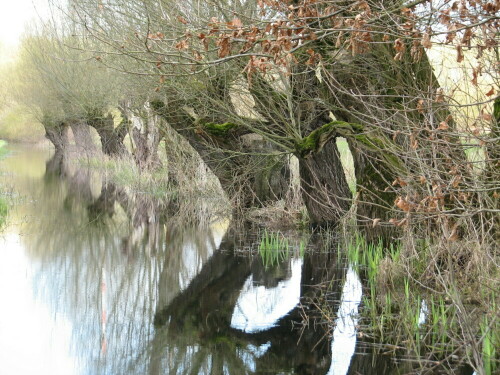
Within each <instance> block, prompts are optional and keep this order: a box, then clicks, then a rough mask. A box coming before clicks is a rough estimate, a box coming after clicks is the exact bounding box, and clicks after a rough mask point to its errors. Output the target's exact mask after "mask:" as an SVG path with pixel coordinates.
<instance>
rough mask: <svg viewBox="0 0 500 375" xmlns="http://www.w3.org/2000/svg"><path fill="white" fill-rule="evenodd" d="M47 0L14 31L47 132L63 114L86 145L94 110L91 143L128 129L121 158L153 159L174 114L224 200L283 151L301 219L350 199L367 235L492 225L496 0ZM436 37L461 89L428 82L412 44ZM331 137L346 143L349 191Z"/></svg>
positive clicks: (264, 184) (54, 136) (269, 174)
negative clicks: (30, 29) (294, 167)
mask: <svg viewBox="0 0 500 375" xmlns="http://www.w3.org/2000/svg"><path fill="white" fill-rule="evenodd" d="M52 6H53V10H54V14H55V15H57V17H55V19H56V20H57V22H54V24H52V25H45V26H44V27H43V28H41V29H40V30H39V31H37V32H34V33H32V34H31V35H30V36H28V37H27V38H26V39H25V41H24V52H23V53H24V55H23V58H22V61H23V63H24V64H26V67H25V69H23V72H25V73H24V74H25V77H24V78H25V79H24V80H23V81H24V85H25V87H24V90H23V91H22V92H23V94H22V96H23V98H24V99H25V100H26V101H27V102H28V103H29V104H30V105H31V106H32V107H33V108H34V109H35V110H36V111H37V113H38V114H39V119H40V121H41V122H42V124H43V125H44V127H45V129H46V133H47V137H48V138H49V139H50V140H51V141H52V143H54V145H55V147H56V149H61V148H63V147H64V144H65V143H66V142H67V140H66V132H67V129H68V127H71V128H72V130H73V134H74V135H75V141H76V142H77V143H79V144H80V145H81V147H83V148H89V147H91V144H90V136H89V134H90V132H89V127H93V128H95V129H96V130H97V132H98V134H99V136H100V139H101V143H102V150H103V152H104V153H106V154H108V155H113V156H125V155H127V154H128V151H127V149H126V148H125V147H124V145H123V139H124V137H125V135H126V134H130V136H131V138H132V139H133V144H134V152H133V153H134V158H135V161H136V162H137V163H138V164H139V165H140V166H141V167H147V168H154V167H155V166H157V165H159V159H158V156H157V148H158V145H159V143H160V141H161V140H162V139H167V141H166V142H165V145H166V148H167V151H168V148H169V142H168V139H170V138H169V134H172V133H173V132H175V133H176V134H178V135H180V136H181V137H182V138H184V139H185V140H186V141H187V142H188V143H189V144H190V145H191V146H192V148H193V149H194V150H196V151H197V153H198V154H199V155H200V156H201V158H202V159H203V161H204V162H205V164H206V165H207V167H208V168H209V169H210V170H211V171H212V172H213V173H214V174H215V176H216V177H217V178H218V179H219V181H220V183H221V186H222V188H223V189H224V190H225V191H226V193H227V194H228V195H229V196H230V197H231V198H233V199H234V202H235V204H236V205H237V207H239V208H250V207H255V206H260V205H262V204H265V203H270V202H273V201H275V200H277V199H281V198H283V197H284V196H285V195H286V193H287V190H288V188H289V185H290V167H289V165H290V164H289V160H290V156H293V157H296V158H297V159H298V161H299V174H300V181H301V189H302V192H303V194H302V197H303V200H304V203H305V206H306V207H307V211H308V213H309V217H310V220H311V222H312V223H314V224H318V225H325V224H330V223H335V222H337V221H338V220H339V219H340V218H341V217H342V216H344V215H345V213H346V212H347V211H349V210H351V208H352V206H353V204H355V205H356V213H357V218H358V223H359V224H360V225H361V226H363V227H364V228H365V230H366V232H367V234H368V236H371V237H375V236H379V235H387V234H389V233H391V232H393V231H394V228H398V227H405V226H408V225H410V224H411V225H412V227H413V228H424V229H425V230H428V229H429V228H432V230H433V231H435V229H436V228H438V237H440V238H444V239H445V240H447V241H453V240H455V239H457V238H458V237H459V236H460V235H461V234H462V233H461V232H464V231H465V230H467V231H471V232H474V234H476V235H478V236H479V237H480V238H483V239H484V238H486V233H487V232H489V230H490V229H494V231H493V232H494V233H497V235H498V229H496V228H498V224H499V223H498V217H499V215H498V213H499V210H500V203H499V202H500V199H499V198H500V187H499V183H498V181H500V173H499V160H500V151H499V150H500V146H499V140H500V130H499V113H500V100H499V99H498V97H497V94H498V89H497V88H498V39H499V38H498V37H499V34H498V26H499V25H498V23H499V21H498V17H496V14H497V13H498V11H499V7H500V5H499V4H498V2H493V1H486V0H479V1H476V0H474V1H472V0H471V1H465V0H463V1H458V0H457V1H450V2H446V3H434V2H432V1H430V2H427V1H413V2H407V1H401V0H384V1H382V2H373V1H364V0H362V1H357V2H344V1H327V0H301V1H291V0H288V1H287V0H281V1H271V0H262V1H251V0H236V1H228V0H213V1H197V0H187V1H178V0H162V1H157V0H154V1H153V0H143V1H135V0H71V1H69V2H68V3H67V4H65V5H64V6H62V5H61V4H56V3H53V4H52ZM449 46H452V50H453V54H454V56H455V59H456V62H457V64H460V63H461V64H462V65H465V63H466V62H467V63H471V61H473V68H472V69H470V70H469V71H470V78H468V79H470V81H471V85H473V86H475V87H477V89H476V90H475V93H476V94H477V93H478V96H477V98H474V99H475V100H471V98H469V97H466V96H464V95H460V96H459V95H458V93H459V92H458V91H457V88H459V86H457V87H442V86H440V80H439V77H437V75H436V71H435V69H434V67H435V66H434V67H433V64H432V63H431V61H430V59H429V57H428V52H429V51H431V50H436V49H439V50H440V51H441V52H440V55H442V56H443V59H444V57H445V56H446V57H447V58H449V56H450V48H447V47H449ZM471 54H474V55H475V59H471V58H469V55H471ZM481 76H483V78H485V77H488V80H489V81H488V82H490V85H489V86H488V87H487V88H483V87H481V86H480V82H481ZM495 97H497V99H495ZM463 108H468V109H473V110H472V111H468V112H465V111H463V110H462V109H463ZM118 113H120V115H118ZM339 137H343V138H345V139H347V142H348V144H349V149H350V152H351V153H352V155H353V159H354V169H355V176H356V183H357V191H356V194H355V196H354V197H353V195H352V192H351V190H350V189H349V186H348V183H347V179H346V176H345V173H344V169H343V166H342V163H341V159H340V154H339V150H338V148H337V144H336V140H337V139H338V138H339ZM473 152H478V153H480V154H481V155H482V157H481V158H480V160H479V161H478V160H475V159H473V158H471V157H470V154H471V153H473ZM167 153H168V152H167Z"/></svg>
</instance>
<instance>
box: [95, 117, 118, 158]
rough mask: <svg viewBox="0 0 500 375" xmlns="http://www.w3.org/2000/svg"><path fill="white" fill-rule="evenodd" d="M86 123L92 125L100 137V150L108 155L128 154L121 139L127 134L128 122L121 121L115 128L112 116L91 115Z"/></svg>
mask: <svg viewBox="0 0 500 375" xmlns="http://www.w3.org/2000/svg"><path fill="white" fill-rule="evenodd" d="M88 124H89V125H90V126H92V127H93V128H94V129H95V130H96V131H97V134H99V137H101V146H102V152H104V153H105V154H106V155H109V156H118V157H123V156H127V155H128V151H127V149H126V148H125V145H124V144H123V139H124V138H125V135H127V131H128V123H127V122H126V121H122V123H121V124H120V125H119V126H118V127H117V128H115V126H114V121H113V116H112V115H111V114H110V115H108V116H102V117H91V118H89V120H88Z"/></svg>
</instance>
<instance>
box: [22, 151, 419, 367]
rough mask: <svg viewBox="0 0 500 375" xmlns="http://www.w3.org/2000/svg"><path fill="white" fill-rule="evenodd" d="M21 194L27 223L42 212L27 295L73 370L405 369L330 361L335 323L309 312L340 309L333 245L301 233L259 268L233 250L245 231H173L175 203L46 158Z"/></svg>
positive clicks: (380, 362)
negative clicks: (285, 251) (66, 333)
mask: <svg viewBox="0 0 500 375" xmlns="http://www.w3.org/2000/svg"><path fill="white" fill-rule="evenodd" d="M29 189H30V194H32V195H33V196H34V202H33V204H32V205H31V206H30V207H31V210H32V212H31V215H33V216H35V217H40V216H43V220H36V221H34V222H33V223H30V231H31V234H30V235H29V236H25V237H23V242H24V245H25V248H26V249H27V252H28V254H29V256H30V258H31V260H32V262H33V265H34V267H35V274H36V277H35V279H34V280H35V285H34V289H35V290H36V295H37V298H38V299H39V300H41V301H43V302H44V303H46V304H47V305H48V306H49V307H50V309H51V311H53V315H54V317H55V319H56V320H57V319H58V317H59V316H60V317H61V320H62V319H63V320H64V321H69V322H71V332H72V348H71V351H72V356H73V357H74V358H76V361H77V363H78V366H79V368H80V370H81V371H80V373H82V374H89V375H90V374H92V375H95V374H150V375H159V374H217V375H219V374H260V373H272V374H274V373H276V374H277V373H280V374H327V373H328V374H334V375H338V374H340V373H342V375H343V374H344V373H345V374H359V373H361V374H398V373H403V372H405V371H407V370H408V369H409V368H410V367H411V366H409V365H401V364H399V365H396V364H395V362H394V361H393V360H392V359H391V358H390V357H389V356H380V355H376V353H374V349H373V348H374V347H373V346H370V345H365V344H364V343H363V342H361V341H359V340H357V341H356V340H351V345H353V346H354V345H355V349H354V348H353V352H354V355H353V357H352V358H349V356H348V355H347V356H344V357H345V358H344V359H343V360H344V361H345V363H344V364H343V367H344V369H340V368H341V367H342V365H341V366H340V367H338V366H334V365H332V347H333V348H334V350H335V347H336V346H335V344H336V343H335V341H334V343H333V345H332V343H331V340H330V339H329V337H330V336H331V333H332V332H334V328H335V327H334V325H335V322H332V321H329V320H326V319H325V317H324V315H323V314H322V312H321V311H319V310H318V308H317V306H323V307H324V306H325V304H326V305H328V306H329V308H330V310H331V311H332V312H333V315H331V316H336V314H337V312H338V311H339V308H340V311H342V309H343V308H346V307H345V306H343V307H339V306H340V302H341V301H343V300H344V301H343V302H349V301H346V298H344V299H342V292H343V288H344V280H345V279H346V272H347V269H348V267H347V265H346V264H345V263H344V261H343V260H341V259H338V258H337V243H336V242H335V241H333V242H331V243H330V244H327V243H325V242H324V239H323V238H322V237H321V236H312V237H311V240H310V244H309V247H310V248H311V249H315V250H314V251H308V252H306V254H305V256H304V257H303V258H302V259H300V258H293V257H292V258H291V259H288V260H285V261H284V262H282V263H281V264H278V265H275V266H274V268H273V267H271V268H266V267H264V265H263V264H262V261H261V259H260V258H259V257H253V256H252V254H251V252H249V251H242V250H243V249H251V248H256V247H257V246H258V245H257V244H258V242H259V240H258V239H257V238H256V236H255V233H256V231H255V228H246V227H243V228H242V227H237V226H236V225H234V224H230V225H229V228H228V229H227V230H225V231H224V229H222V228H221V226H220V225H219V226H214V225H208V224H206V223H202V222H197V223H196V222H194V223H193V222H191V223H190V224H186V222H185V220H183V219H182V212H183V208H182V207H181V206H179V203H178V202H165V201H164V200H161V199H155V198H151V197H148V196H146V195H144V194H134V193H132V192H130V191H127V190H125V189H122V188H119V187H118V186H116V185H113V184H112V183H109V182H106V181H104V180H102V179H101V178H100V177H99V176H98V175H96V174H95V173H93V172H91V171H89V170H85V169H84V168H72V167H71V163H69V162H68V160H67V159H65V157H64V155H54V156H53V158H52V159H50V160H49V161H48V162H47V166H46V173H45V176H44V178H43V179H42V181H41V182H40V183H39V184H38V185H37V184H32V185H30V187H29ZM352 272H353V271H352V270H351V273H352ZM351 276H352V275H351ZM287 288H288V289H287ZM292 295H295V297H294V298H290V296H292ZM284 296H287V297H284ZM252 300H255V301H256V305H255V306H254V309H252V304H251V301H252ZM323 307H322V308H323ZM351 307H352V306H351ZM259 314H260V315H259ZM242 319H243V320H242ZM242 322H243V323H242ZM337 323H338V322H337ZM354 326H355V324H354ZM351 328H352V327H351ZM351 334H355V332H354V333H351ZM333 337H334V340H335V337H336V336H335V335H333ZM337 345H338V342H337ZM336 354H337V353H333V358H337V357H336Z"/></svg>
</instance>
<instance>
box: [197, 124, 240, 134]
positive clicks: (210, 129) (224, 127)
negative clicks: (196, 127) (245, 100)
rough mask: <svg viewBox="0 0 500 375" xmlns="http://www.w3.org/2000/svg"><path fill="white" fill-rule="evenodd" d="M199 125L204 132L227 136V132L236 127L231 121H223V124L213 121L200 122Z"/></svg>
mask: <svg viewBox="0 0 500 375" xmlns="http://www.w3.org/2000/svg"><path fill="white" fill-rule="evenodd" d="M201 127H202V128H203V130H204V131H205V132H207V133H208V134H210V135H212V136H214V137H221V138H224V137H227V136H228V134H229V132H230V131H231V130H233V129H235V128H237V127H238V125H236V124H234V123H232V122H225V123H223V124H216V123H214V122H205V123H202V124H201Z"/></svg>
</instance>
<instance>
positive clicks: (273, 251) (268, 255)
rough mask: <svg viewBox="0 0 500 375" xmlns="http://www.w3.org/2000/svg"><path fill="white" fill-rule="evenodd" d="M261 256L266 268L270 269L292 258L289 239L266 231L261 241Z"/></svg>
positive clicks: (280, 234) (278, 233)
mask: <svg viewBox="0 0 500 375" xmlns="http://www.w3.org/2000/svg"><path fill="white" fill-rule="evenodd" d="M301 243H302V242H301ZM301 249H302V247H301ZM304 251H305V246H304ZM301 252H302V250H301ZM259 254H260V256H261V258H262V262H263V263H264V267H266V268H268V267H272V266H275V265H277V264H278V263H280V262H282V261H284V260H286V259H288V258H289V257H290V247H289V244H288V239H287V238H285V236H284V235H283V234H282V233H281V232H268V231H267V230H265V231H264V233H263V235H262V238H261V241H260V245H259Z"/></svg>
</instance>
